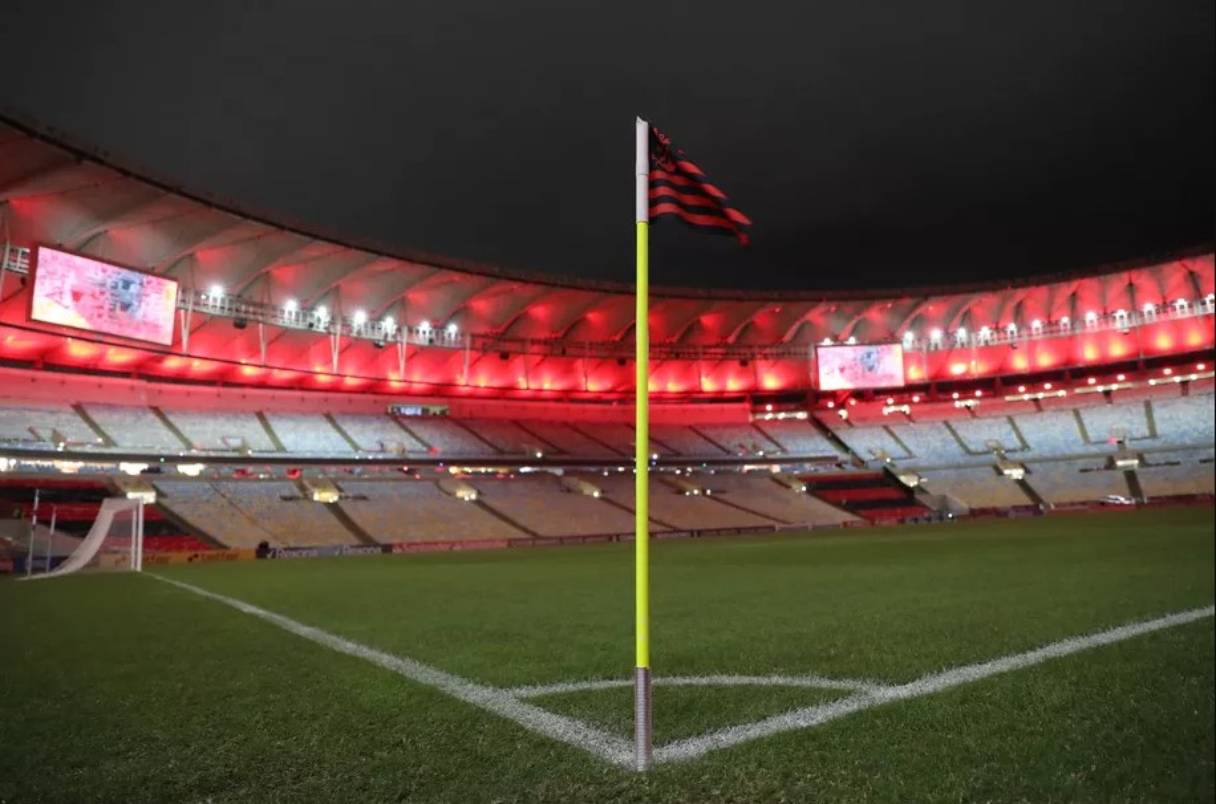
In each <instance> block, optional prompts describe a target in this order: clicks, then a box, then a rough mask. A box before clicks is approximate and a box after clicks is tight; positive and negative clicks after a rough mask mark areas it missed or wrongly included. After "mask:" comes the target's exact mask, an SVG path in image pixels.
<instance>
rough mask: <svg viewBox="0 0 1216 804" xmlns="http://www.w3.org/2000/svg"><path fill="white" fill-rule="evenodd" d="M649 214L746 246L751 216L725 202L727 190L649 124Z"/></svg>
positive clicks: (652, 216)
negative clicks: (680, 221)
mask: <svg viewBox="0 0 1216 804" xmlns="http://www.w3.org/2000/svg"><path fill="white" fill-rule="evenodd" d="M648 196H649V201H650V204H649V210H648V212H649V217H650V219H651V220H653V219H655V218H658V217H660V216H663V215H672V216H675V217H677V218H679V219H680V220H682V221H684V222H685V223H687V224H688V225H690V226H696V227H699V228H702V229H706V230H708V231H711V232H716V233H718V234H727V235H734V236H735V237H736V238H738V240H739V243H740V244H741V245H744V246H746V245H747V243H748V240H749V239H750V238H749V236H748V232H747V229H748V227H749V226H751V225H752V222H751V219H750V218H748V217H747V216H746V215H744V214H743V213H742V212H740V211H739V210H737V209H735V208H734V207H731V206H729V205H728V204H727V198H726V193H724V192H722V191H721V190H719V189H718V188H717V187H716V186H714V185H713V184H711V183H710V181H709V177H708V176H706V175H705V172H704V171H703V170H701V168H699V167H697V165H696V163H695V162H693V161H692V160H691V159H689V158H688V157H687V156H686V155H685V154H684V152H683V151H682V150H680V149H679V148H677V147H675V146H674V145H672V144H671V138H670V137H668V136H667V135H666V134H664V133H663V132H661V131H659V130H658V129H657V128H655V127H654V126H651V127H650V185H649V193H648Z"/></svg>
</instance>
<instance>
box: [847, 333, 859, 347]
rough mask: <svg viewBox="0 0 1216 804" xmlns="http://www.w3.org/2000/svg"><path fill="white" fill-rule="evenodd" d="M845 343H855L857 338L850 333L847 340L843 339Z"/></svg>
mask: <svg viewBox="0 0 1216 804" xmlns="http://www.w3.org/2000/svg"><path fill="white" fill-rule="evenodd" d="M845 343H847V344H848V345H849V346H853V345H854V344H856V343H857V339H856V338H854V337H853V336H852V335H850V336H849V338H848V340H846V341H845Z"/></svg>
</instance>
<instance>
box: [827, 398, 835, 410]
mask: <svg viewBox="0 0 1216 804" xmlns="http://www.w3.org/2000/svg"><path fill="white" fill-rule="evenodd" d="M834 407H836V403H835V402H833V401H832V400H830V399H829V400H828V410H831V409H832V408H834Z"/></svg>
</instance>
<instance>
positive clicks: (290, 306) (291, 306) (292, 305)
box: [283, 299, 300, 313]
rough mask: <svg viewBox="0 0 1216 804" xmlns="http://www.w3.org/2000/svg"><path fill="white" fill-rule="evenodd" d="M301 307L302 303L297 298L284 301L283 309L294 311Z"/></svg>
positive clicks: (288, 311) (289, 311)
mask: <svg viewBox="0 0 1216 804" xmlns="http://www.w3.org/2000/svg"><path fill="white" fill-rule="evenodd" d="M299 309H300V303H299V302H298V301H296V300H295V299H288V300H287V301H285V302H283V311H284V312H286V313H294V312H296V311H297V310H299Z"/></svg>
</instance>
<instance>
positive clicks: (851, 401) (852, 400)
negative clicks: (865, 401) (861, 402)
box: [849, 399, 857, 405]
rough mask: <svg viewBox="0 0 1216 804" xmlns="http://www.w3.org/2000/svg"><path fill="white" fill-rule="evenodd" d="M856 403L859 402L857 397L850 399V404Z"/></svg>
mask: <svg viewBox="0 0 1216 804" xmlns="http://www.w3.org/2000/svg"><path fill="white" fill-rule="evenodd" d="M856 404H857V400H856V399H850V400H849V405H856Z"/></svg>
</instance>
